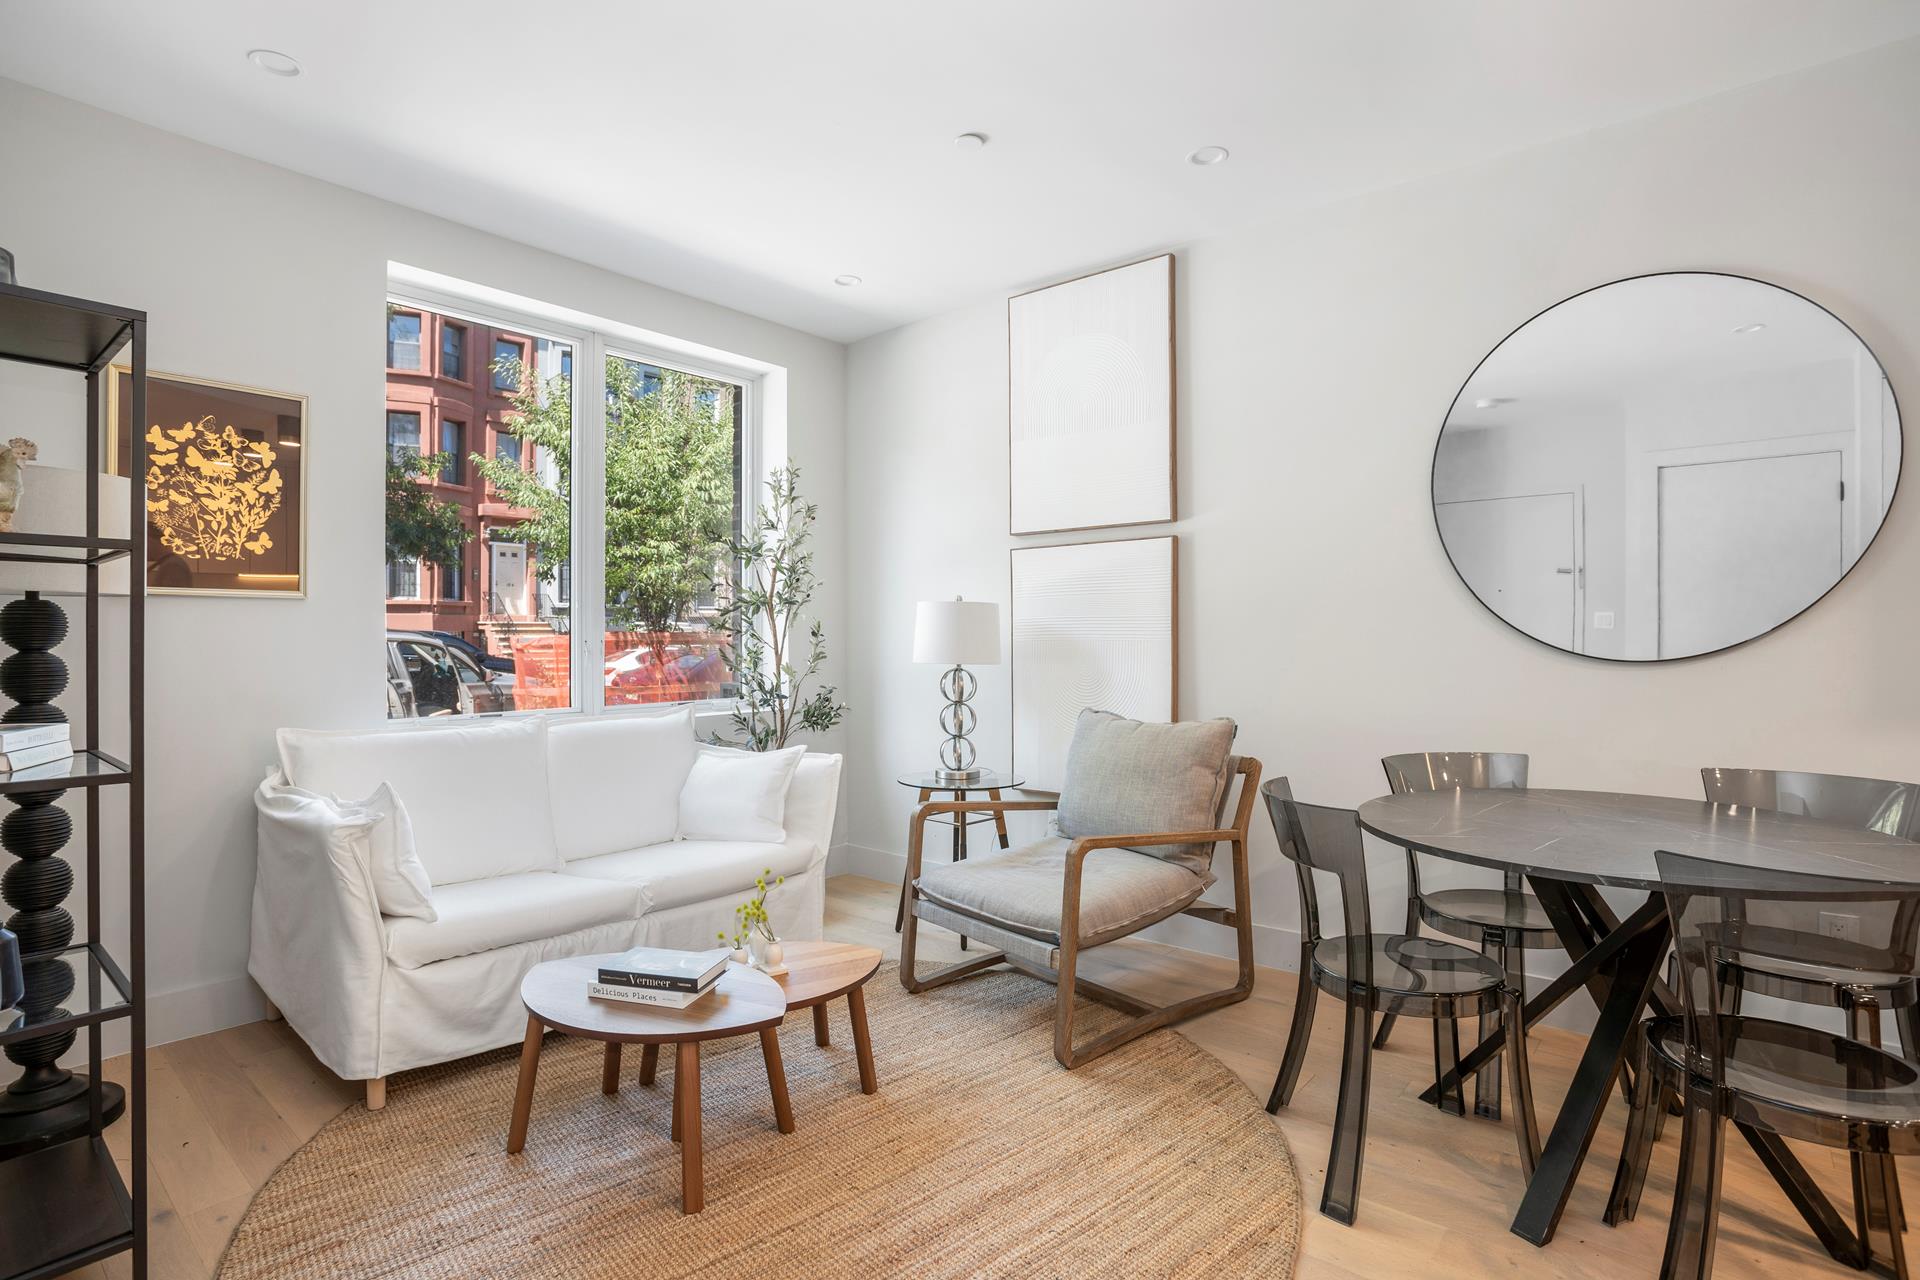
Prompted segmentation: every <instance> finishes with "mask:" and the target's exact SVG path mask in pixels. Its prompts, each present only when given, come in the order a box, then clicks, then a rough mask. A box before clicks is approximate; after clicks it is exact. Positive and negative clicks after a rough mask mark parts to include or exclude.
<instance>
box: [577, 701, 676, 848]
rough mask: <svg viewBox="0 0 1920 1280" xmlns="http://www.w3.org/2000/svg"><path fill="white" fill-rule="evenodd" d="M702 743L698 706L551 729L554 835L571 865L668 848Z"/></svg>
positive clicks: (594, 718) (591, 719)
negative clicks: (696, 714)
mask: <svg viewBox="0 0 1920 1280" xmlns="http://www.w3.org/2000/svg"><path fill="white" fill-rule="evenodd" d="M699 750H700V742H699V740H698V739H697V738H695V737H694V734H693V709H692V708H690V707H689V708H686V709H684V710H680V711H676V712H672V713H669V714H667V715H620V716H590V717H586V718H584V719H580V720H576V721H572V722H570V723H562V724H556V725H553V726H551V727H550V728H549V729H548V730H547V768H548V772H549V774H550V775H551V778H550V781H551V783H552V786H553V834H554V839H555V841H556V842H557V843H558V845H559V846H560V856H561V857H563V858H565V859H566V860H567V861H568V862H573V861H576V860H578V859H580V858H597V857H599V856H600V855H602V854H607V853H625V852H626V851H627V850H628V849H639V848H644V847H645V846H647V845H653V844H665V843H666V842H667V841H669V840H671V839H673V835H674V832H675V831H676V830H678V829H679V823H680V788H681V787H683V786H685V785H686V781H687V773H688V771H689V770H691V769H692V768H693V758H694V756H695V755H696V754H697V753H698V752H699Z"/></svg>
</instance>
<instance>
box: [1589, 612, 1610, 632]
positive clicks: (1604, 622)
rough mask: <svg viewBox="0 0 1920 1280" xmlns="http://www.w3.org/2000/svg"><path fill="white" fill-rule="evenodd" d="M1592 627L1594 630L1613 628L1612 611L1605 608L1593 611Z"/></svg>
mask: <svg viewBox="0 0 1920 1280" xmlns="http://www.w3.org/2000/svg"><path fill="white" fill-rule="evenodd" d="M1593 629H1594V630H1595V631H1611V630H1613V611H1612V610H1611V609H1606V610H1602V611H1600V612H1598V613H1595V614H1594V615H1593Z"/></svg>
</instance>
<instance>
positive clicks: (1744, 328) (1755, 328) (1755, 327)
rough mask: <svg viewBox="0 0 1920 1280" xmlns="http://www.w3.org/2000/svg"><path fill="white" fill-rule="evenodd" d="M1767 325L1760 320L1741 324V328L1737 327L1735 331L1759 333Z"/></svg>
mask: <svg viewBox="0 0 1920 1280" xmlns="http://www.w3.org/2000/svg"><path fill="white" fill-rule="evenodd" d="M1766 327H1767V326H1766V325H1764V324H1761V323H1759V322H1758V321H1755V322H1754V323H1753V324H1743V325H1741V326H1740V327H1739V328H1737V329H1735V330H1734V332H1735V333H1758V332H1760V331H1761V330H1762V329H1764V328H1766Z"/></svg>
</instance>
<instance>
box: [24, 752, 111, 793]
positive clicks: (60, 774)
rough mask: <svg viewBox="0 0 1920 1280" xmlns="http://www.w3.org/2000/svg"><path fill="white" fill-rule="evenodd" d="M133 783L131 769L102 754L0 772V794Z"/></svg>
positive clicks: (72, 756)
mask: <svg viewBox="0 0 1920 1280" xmlns="http://www.w3.org/2000/svg"><path fill="white" fill-rule="evenodd" d="M132 780H133V770H131V769H129V768H128V767H127V766H126V763H125V762H124V761H121V760H117V759H115V758H114V757H112V756H110V755H108V754H107V753H106V752H104V751H76V752H74V753H73V755H71V756H70V757H68V758H67V759H65V760H55V761H52V762H51V763H48V764H37V765H34V766H33V767H32V768H31V769H15V770H14V771H13V772H12V773H0V795H17V794H18V793H20V792H22V791H65V790H67V789H68V788H69V787H105V786H112V785H114V784H115V783H121V782H130V781H132Z"/></svg>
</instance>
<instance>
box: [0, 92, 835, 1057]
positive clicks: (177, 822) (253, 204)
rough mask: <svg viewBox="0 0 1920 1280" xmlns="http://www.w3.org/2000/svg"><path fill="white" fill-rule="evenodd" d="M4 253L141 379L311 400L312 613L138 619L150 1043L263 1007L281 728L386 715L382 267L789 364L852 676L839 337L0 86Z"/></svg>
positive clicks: (267, 603) (10, 416)
mask: <svg viewBox="0 0 1920 1280" xmlns="http://www.w3.org/2000/svg"><path fill="white" fill-rule="evenodd" d="M0 244H4V245H5V246H6V247H7V248H9V249H11V250H13V252H14V254H15V256H16V258H17V259H18V272H19V276H20V280H21V283H23V284H26V285H29V286H32V287H35V288H42V289H49V290H52V291H54V292H58V293H68V294H77V295H80V296H84V297H97V298H102V299H105V300H108V301H112V302H116V303H122V304H125V305H128V306H133V307H141V308H144V309H145V310H146V311H147V314H148V316H149V318H150V322H151V348H150V352H149V362H150V365H151V367H153V368H155V369H159V370H166V371H172V372H181V373H189V374H194V375H198V376H201V377H206V378H214V379H220V380H226V381H233V382H242V383H247V384H250V385H254V386H263V387H272V388H275V389H281V390H287V391H298V392H304V393H306V394H307V395H308V396H309V397H310V398H311V408H310V420H309V424H308V440H307V450H306V463H307V465H308V466H309V467H310V468H311V471H310V474H309V478H308V514H307V538H308V556H307V572H308V584H307V592H308V594H307V598H306V599H305V600H301V601H272V600H234V599H214V598H202V599H196V598H181V597H160V598H155V599H153V600H151V601H150V602H149V605H148V620H149V621H148V627H149V631H148V635H149V642H148V648H147V668H146V669H147V681H148V690H149V697H148V702H147V715H148V721H147V723H148V734H147V745H148V752H149V761H150V763H151V771H150V778H151V781H150V785H149V790H148V824H147V830H148V841H147V865H148V883H149V886H150V888H149V895H148V903H147V919H148V922H149V927H148V940H149V942H148V961H149V964H150V966H151V969H150V972H151V979H152V981H151V989H152V991H153V992H154V1001H153V1007H152V1029H153V1038H154V1039H155V1040H156V1041H164V1040H168V1039H172V1038H176V1037H178V1036H183V1035H192V1034H196V1033H198V1032H201V1031H206V1030H211V1029H213V1028H215V1027H219V1026H225V1025H230V1024H233V1023H236V1022H244V1021H248V1020H251V1019H252V1018H254V1017H257V1016H259V1008H260V1005H259V1003H258V995H257V993H256V992H255V991H254V990H253V988H252V985H251V983H250V982H248V981H247V980H246V978H245V976H244V975H245V967H246V954H247V931H248V920H247V913H248V904H249V902H250V898H251V894H252V886H253V856H254V855H253V849H254V833H253V806H252V799H251V791H252V788H253V786H254V784H255V783H256V782H257V781H258V780H259V777H260V774H261V771H262V769H263V768H264V766H265V765H266V764H267V763H268V762H269V761H270V760H271V758H272V754H273V740H272V734H273V730H274V728H275V727H277V726H280V725H303V726H313V727H330V726H334V727H344V726H356V725H374V724H379V723H381V721H382V720H383V718H384V716H385V704H384V701H383V694H382V687H381V683H380V678H379V674H378V664H377V654H378V644H379V637H380V634H381V631H382V628H383V626H384V619H383V609H384V605H383V594H382V593H383V585H384V584H383V578H382V562H383V555H382V537H381V525H382V506H381V493H382V474H383V473H382V471H381V458H382V456H383V444H384V439H385V436H384V431H385V428H384V419H383V417H382V412H381V410H382V405H383V403H384V399H383V396H384V391H383V385H384V376H385V375H384V368H383V365H384V355H383V348H382V345H381V344H382V342H383V340H384V339H383V320H382V316H383V310H382V302H383V299H384V295H385V290H386V283H387V276H386V273H387V263H388V262H389V261H390V260H391V261H396V262H403V263H407V264H409V265H412V266H416V267H420V268H423V269H426V270H429V271H437V272H442V273H445V274H447V275H451V276H455V277H458V278H461V279H465V280H471V281H474V282H477V283H481V284H484V285H488V286H491V287H493V288H497V289H502V290H506V291H508V292H511V293H516V294H521V295H525V296H529V297H533V298H539V299H542V300H545V301H547V302H551V303H554V304H558V305H561V306H565V307H570V308H573V309H576V310H578V311H582V312H586V313H589V314H592V315H597V316H602V317H606V318H608V319H612V320H616V321H620V322H623V323H626V324H630V325H635V326H639V327H641V328H646V329H652V330H658V331H662V332H665V333H669V334H673V335H676V336H678V337H681V338H685V339H688V340H690V341H693V342H698V343H704V344H707V345H709V346H712V347H716V348H719V349H721V350H724V351H729V352H733V353H736V354H740V355H744V356H748V357H751V358H753V359H756V360H761V361H766V362H769V363H771V364H776V365H780V366H784V367H785V369H786V370H787V387H788V397H789V398H788V415H787V422H788V446H789V450H790V452H791V453H792V455H793V457H794V458H795V459H796V460H797V461H798V462H799V464H800V465H801V467H802V470H803V484H804V488H805V492H806V494H807V496H809V497H810V498H812V499H814V500H816V501H818V502H819V504H820V507H821V510H822V512H823V518H822V524H821V526H820V528H819V531H818V536H817V552H818V563H819V566H820V569H821V576H822V578H823V579H824V581H825V590H824V591H823V593H822V596H821V598H820V600H819V601H818V606H819V608H818V612H819V615H820V617H821V618H822V619H823V620H824V622H825V623H826V627H827V634H828V636H829V638H830V639H831V640H833V641H834V642H835V649H834V659H835V662H834V665H833V670H832V672H831V673H830V678H831V679H833V680H836V681H838V682H841V683H844V677H843V676H842V675H841V673H842V672H843V671H844V670H845V669H846V668H845V665H844V664H845V660H846V656H845V655H846V650H845V646H844V644H843V643H840V642H841V641H842V639H843V637H844V636H845V634H846V628H845V599H846V595H847V592H846V588H845V584H846V581H847V579H846V577H845V575H844V574H843V573H842V572H840V565H841V563H842V560H843V557H844V554H845V539H844V530H843V526H842V524H841V522H840V518H839V517H840V513H841V511H842V510H843V509H844V507H845V500H844V490H843V487H842V477H843V462H842V438H843V437H842V430H841V420H842V416H843V412H844V407H843V393H844V367H845V351H844V348H842V347H841V346H840V345H839V344H837V343H833V342H829V341H826V340H824V339H820V338H815V337H811V336H808V335H805V334H801V333H798V332H796V331H794V330H790V329H786V328H783V327H781V326H779V325H775V324H772V323H769V322H766V321H762V320H758V319H755V318H753V317H750V316H746V315H742V314H740V313H738V312H734V311H729V310H726V309H724V308H722V307H717V306H714V305H711V304H708V303H704V302H700V301H697V300H695V299H692V298H688V297H686V296H684V295H681V294H676V293H671V292H668V291H666V290H663V289H658V288H655V287H653V286H650V285H646V284H642V283H640V282H638V281H635V280H631V279H627V278H625V277H621V276H616V275H613V274H610V273H608V272H605V271H601V270H598V269H596V268H593V267H589V266H586V265H584V264H582V263H579V262H575V261H572V260H569V259H566V258H561V257H557V256H555V255H553V254H549V253H543V252H539V251H536V250H533V249H530V248H527V247H525V246H522V245H518V244H514V243H511V242H509V241H506V240H502V239H499V238H497V237H494V236H490V235H485V234H482V233H480V232H477V231H474V230H471V229H469V228H465V227H461V226H457V225H455V224H453V223H450V222H445V221H442V220H440V219H437V218H432V217H428V216H426V215H424V214H420V213H415V212H413V211H410V210H406V209H402V208H399V207H398V206H395V205H391V204H387V203H384V202H382V201H379V200H375V199H372V198H370V197H366V196H362V195H358V194H356V193H353V192H349V191H346V190H344V189H342V188H339V187H334V186H330V185H328V184H325V183H322V182H317V181H314V180H312V179H309V178H305V177H301V176H298V175H296V174H293V173H290V172H287V171H285V170H282V169H277V168H274V167H272V166H270V165H266V164H262V163H259V162H258V161H254V160H249V159H245V158H242V157H240V156H236V155H233V154H230V153H227V152H223V151H219V150H215V149H213V148H210V147H206V146H203V145H201V144H198V143H194V142H189V141H187V140H185V139H182V138H179V137H176V136H173V135H171V134H166V133H161V132H158V131H156V130H153V129H149V128H146V127H144V126H141V125H137V124H134V123H132V122H130V121H128V120H125V119H122V118H120V117H116V116H111V115H107V114H105V113H102V112H99V111H95V110H93V109H91V108H88V107H84V106H80V105H78V104H76V103H73V102H70V101H67V100H65V99H61V98H57V97H53V96H50V95H47V94H44V93H41V92H38V91H36V90H32V89H28V88H26V87H25V86H22V85H20V84H17V83H14V82H11V81H5V80H0ZM71 385H72V387H73V388H74V390H73V391H70V392H68V393H66V394H68V395H69V396H73V397H76V398H74V399H72V400H70V401H69V411H66V412H58V411H56V410H57V407H58V406H57V404H56V403H55V402H56V401H57V399H58V396H57V395H54V396H51V397H50V396H49V395H48V394H46V393H44V392H43V391H42V386H43V384H42V383H40V382H39V381H38V380H35V381H33V383H32V386H31V387H30V389H29V391H28V393H27V394H24V395H21V396H17V397H16V396H5V395H0V426H4V427H5V428H6V430H5V432H4V434H5V435H14V434H23V435H28V436H34V437H37V438H39V439H41V440H43V441H45V440H48V439H49V438H50V437H56V436H59V435H60V434H61V433H69V434H71V433H77V432H78V430H79V423H80V420H81V417H82V416H83V415H82V414H81V412H80V409H79V402H78V400H77V388H78V386H79V379H78V378H74V379H73V380H72V383H71ZM4 582H5V579H4V578H0V590H4ZM75 705H76V706H77V701H76V702H75ZM826 745H830V746H831V745H834V744H832V743H828V744H826ZM478 782H479V780H478V779H476V785H477V784H478ZM476 798H477V797H476ZM70 807H73V806H70ZM119 829H121V828H118V827H110V828H109V830H119ZM74 847H75V848H76V850H77V849H78V848H79V845H78V844H77V842H76V845H75V846H74ZM121 852H122V856H123V854H124V851H123V850H122V851H121ZM115 865H116V868H117V867H118V866H119V865H120V863H119V860H118V859H115ZM116 878H117V875H116V876H110V877H109V879H110V881H111V880H113V879H116ZM122 883H124V882H123V881H122ZM103 901H105V902H106V903H107V904H108V914H109V918H110V920H112V919H115V918H117V919H118V920H120V921H124V899H123V898H121V897H116V896H115V895H114V892H113V890H112V889H111V888H109V890H108V892H107V894H106V895H105V897H104V898H103ZM77 902H78V899H77V898H76V905H77ZM110 936H116V937H117V936H118V931H117V930H114V931H112V932H111V933H110Z"/></svg>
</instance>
